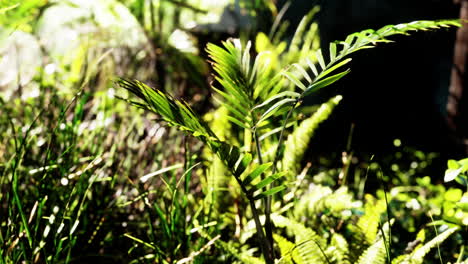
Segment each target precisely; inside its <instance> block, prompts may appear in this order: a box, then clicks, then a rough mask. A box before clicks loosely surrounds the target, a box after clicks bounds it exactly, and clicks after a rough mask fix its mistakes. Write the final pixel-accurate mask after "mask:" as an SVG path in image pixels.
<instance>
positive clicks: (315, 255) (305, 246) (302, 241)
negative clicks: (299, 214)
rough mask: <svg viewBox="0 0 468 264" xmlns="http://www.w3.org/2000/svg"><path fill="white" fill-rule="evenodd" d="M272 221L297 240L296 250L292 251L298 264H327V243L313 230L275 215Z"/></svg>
mask: <svg viewBox="0 0 468 264" xmlns="http://www.w3.org/2000/svg"><path fill="white" fill-rule="evenodd" d="M271 219H272V221H273V223H274V224H275V226H277V227H280V228H285V229H286V231H288V232H290V233H292V234H293V235H294V238H295V246H296V248H295V249H294V250H293V251H292V258H293V259H294V261H295V262H296V263H310V264H314V263H317V264H320V263H327V262H328V257H327V255H326V253H325V251H324V250H325V249H326V241H325V239H324V238H322V237H320V236H319V235H317V234H316V233H315V232H314V231H313V230H312V229H310V228H308V227H306V226H304V225H303V224H301V223H299V222H297V221H295V220H292V219H289V218H287V217H284V216H281V215H277V214H273V215H272V216H271Z"/></svg>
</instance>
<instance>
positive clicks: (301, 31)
mask: <svg viewBox="0 0 468 264" xmlns="http://www.w3.org/2000/svg"><path fill="white" fill-rule="evenodd" d="M120 2H122V3H125V4H126V5H127V7H128V8H129V10H131V11H132V13H133V15H134V16H135V19H136V21H138V22H139V29H142V30H143V31H144V35H145V37H146V38H147V40H148V42H147V43H144V44H143V45H142V47H141V50H138V51H136V53H135V54H133V53H130V54H131V55H130V56H129V55H128V53H124V52H122V49H125V47H115V48H114V49H112V50H106V48H108V46H105V45H104V46H103V47H101V46H99V43H98V42H97V41H96V42H94V36H95V37H96V39H100V38H106V36H99V34H101V33H98V32H96V33H93V34H95V35H89V36H92V37H93V38H92V39H93V41H90V42H89V43H88V44H83V43H81V44H80V46H79V48H78V49H77V50H76V54H73V55H76V56H75V57H74V59H73V60H72V62H71V64H70V65H65V64H62V63H58V64H56V63H55V62H53V61H48V60H49V59H50V58H52V56H50V54H46V56H45V58H44V60H45V62H44V63H47V67H45V69H44V70H41V71H38V73H37V75H36V76H35V78H34V79H33V81H32V84H33V85H35V86H36V87H37V89H38V91H39V92H38V95H37V96H36V97H33V98H29V99H25V98H21V96H20V95H21V93H20V92H19V95H16V94H15V95H14V96H13V98H11V100H10V99H8V100H6V99H4V98H3V97H2V94H0V263H18V262H25V263H57V262H59V263H70V262H101V261H103V262H125V263H167V264H169V263H170V264H174V263H178V264H183V263H254V264H259V263H268V264H270V263H314V264H315V263H318V264H320V263H327V264H328V263H344V264H348V263H389V262H390V260H392V263H393V262H395V263H422V262H423V261H424V262H427V263H437V262H439V259H441V258H443V260H444V261H445V260H448V261H452V258H453V259H455V258H457V259H458V262H459V263H462V261H464V259H465V258H466V256H465V255H464V249H465V245H464V244H463V242H464V240H463V238H464V235H465V233H466V225H467V224H466V219H468V218H467V217H466V214H467V210H466V197H468V196H467V195H466V192H465V190H464V189H461V188H457V187H453V186H450V188H449V187H447V188H446V187H444V186H441V185H436V184H434V183H431V181H430V180H428V177H426V178H424V177H419V175H418V176H415V177H414V178H415V182H414V183H413V182H410V180H408V181H406V182H405V181H400V182H404V183H405V184H406V185H411V186H406V185H404V186H393V185H391V184H390V185H389V192H388V197H389V199H388V201H386V199H384V196H383V194H382V191H378V192H377V194H376V196H375V197H374V196H373V195H371V194H364V187H362V188H361V189H359V188H354V187H355V186H354V187H353V186H351V185H350V186H344V184H342V185H343V186H341V187H339V188H336V186H331V185H330V184H328V186H325V185H322V184H320V182H319V181H317V180H316V178H317V177H315V178H314V174H315V173H316V171H317V169H322V168H319V167H318V166H316V164H315V163H310V162H309V161H310V160H309V159H308V158H309V157H305V153H306V148H307V146H308V144H309V143H310V139H311V138H312V137H313V135H314V134H315V133H316V131H317V129H320V127H319V125H320V124H321V123H323V122H324V121H325V120H326V119H328V117H329V116H330V114H331V112H332V111H333V109H334V107H336V106H337V104H338V103H339V101H340V100H341V96H339V95H338V96H335V97H333V98H331V99H330V100H329V101H328V102H326V103H324V104H322V105H321V106H318V107H316V108H314V107H312V108H308V107H302V106H301V104H302V101H303V99H305V97H306V96H310V95H313V93H314V92H315V91H317V90H319V89H322V88H325V87H327V86H329V85H331V84H332V83H334V82H336V81H338V80H340V79H341V78H343V77H344V76H345V75H346V74H348V73H349V70H342V68H344V67H345V66H347V65H348V64H349V61H350V59H347V57H348V56H349V55H350V54H352V53H354V52H355V51H357V50H361V49H364V48H370V47H374V46H375V44H376V43H379V42H387V41H388V40H387V37H390V36H392V35H395V34H407V33H408V32H411V31H413V30H426V29H435V28H439V27H445V26H450V25H459V23H458V22H457V21H435V22H431V21H416V22H413V23H407V24H401V25H396V26H386V27H384V28H382V29H380V30H377V31H373V30H366V31H362V32H358V33H355V34H351V35H350V36H349V37H348V38H346V40H345V41H341V42H334V43H332V44H330V45H329V47H326V48H327V50H328V52H322V51H321V50H320V47H319V43H320V42H319V40H320V39H319V36H318V29H319V28H318V24H317V23H316V22H314V15H315V14H316V13H317V12H318V11H319V9H318V8H314V9H313V10H311V11H310V12H309V14H308V15H307V16H306V17H304V18H303V20H302V21H301V23H300V25H299V27H298V28H297V29H296V31H295V34H294V36H293V37H292V40H291V41H287V37H285V36H284V32H285V29H286V27H287V23H280V21H279V20H280V16H279V15H278V17H276V19H277V20H276V21H275V22H274V25H273V27H272V28H271V31H270V33H269V34H268V35H267V34H264V33H259V32H257V31H252V32H248V33H246V32H241V39H244V38H245V37H246V36H248V35H253V36H255V37H256V39H255V42H249V41H241V40H239V39H229V40H227V41H225V42H222V44H221V45H220V46H218V45H214V44H208V46H207V47H206V51H207V54H208V56H209V57H210V60H211V66H212V69H213V72H214V77H213V78H212V77H211V76H208V75H209V74H208V72H209V69H210V67H209V63H206V62H205V61H204V59H203V58H202V57H201V56H198V55H197V51H198V49H197V48H196V47H195V44H194V45H193V46H192V47H191V49H180V48H179V47H177V46H178V45H176V44H178V43H174V40H173V38H174V36H175V35H177V34H179V33H181V32H183V33H182V34H187V35H189V36H190V39H191V40H193V39H195V38H197V37H198V38H199V39H198V41H199V43H198V44H203V43H204V42H203V41H205V39H204V38H208V40H209V41H210V40H211V39H209V37H207V36H206V35H203V34H202V33H200V32H198V33H197V32H195V33H194V32H191V31H190V30H189V29H185V28H184V26H183V23H185V22H186V21H189V20H191V19H192V18H193V19H194V20H196V19H195V17H196V16H195V15H200V16H203V15H206V16H210V15H211V12H207V11H208V10H204V8H198V6H196V5H195V4H194V3H195V1H190V0H183V1H140V0H125V1H120ZM240 2H241V3H240V5H239V6H240V8H241V11H242V12H243V11H249V16H259V17H261V16H262V15H264V16H265V17H267V18H268V19H270V18H271V16H269V14H270V13H271V14H276V9H275V6H274V3H273V1H254V2H252V1H244V0H242V1H240ZM49 3H52V2H49V1H22V2H19V1H3V2H2V3H1V4H0V13H1V14H2V15H4V16H2V18H1V19H0V24H1V26H2V27H5V28H7V30H13V29H21V30H24V31H28V32H31V33H32V34H36V32H35V28H36V23H37V22H36V20H37V18H38V16H39V15H41V14H42V13H43V11H44V10H46V9H48V8H49ZM109 3H110V2H109ZM68 4H71V3H68ZM77 5H78V4H77ZM52 6H53V5H52ZM109 6H112V5H110V4H109ZM109 8H110V7H109ZM116 8H117V7H116ZM118 8H125V7H124V6H123V5H119V7H118ZM249 8H253V9H252V10H250V9H249ZM113 11H115V10H113ZM210 11H211V10H210ZM116 13H118V12H116ZM98 18H100V17H98ZM85 22H86V23H88V22H90V23H91V24H92V23H94V22H95V19H94V18H92V19H91V18H90V19H89V21H85ZM262 22H263V21H262ZM261 25H262V23H260V22H258V23H257V24H255V26H254V27H252V28H259V27H261ZM181 29H183V30H181ZM176 33H177V34H176ZM196 34H199V35H196ZM87 36H88V35H87ZM90 39H91V38H90ZM194 43H196V39H195V41H194ZM288 43H289V44H288ZM192 44H193V43H192ZM94 45H96V47H94ZM143 46H144V47H143ZM200 46H201V45H200ZM203 46H204V45H203ZM252 47H255V50H254V49H253V48H252ZM201 48H202V49H203V48H204V47H201ZM139 49H140V47H139ZM44 52H46V51H44ZM325 54H327V55H325ZM49 57H50V58H49ZM117 58H120V59H122V60H123V61H125V60H127V59H128V60H129V62H126V63H124V64H125V66H122V65H119V66H120V67H121V68H119V67H117V65H116V64H119V62H117V60H116V59H117ZM114 60H115V61H114ZM51 68H53V69H54V70H52V71H50V69H51ZM123 72H124V73H125V76H126V77H127V78H126V79H120V80H119V81H118V82H117V83H118V84H119V85H120V86H121V87H123V88H124V89H126V90H127V91H129V92H130V93H131V94H133V95H135V96H136V97H138V98H139V100H138V101H131V100H128V99H124V101H122V100H116V98H115V97H116V96H115V93H117V94H118V95H119V97H118V98H120V97H126V96H127V94H126V93H120V92H116V91H115V90H113V89H107V87H109V85H110V82H111V81H110V80H111V79H114V77H115V76H116V75H122V73H123ZM137 73H138V75H137V76H151V78H149V77H148V79H145V80H144V81H145V82H147V83H152V85H153V84H154V85H155V86H156V87H157V89H154V88H151V87H150V85H146V84H145V83H144V82H140V81H133V80H130V78H140V77H134V76H135V75H136V74H137ZM144 78H146V77H144ZM213 79H214V80H213ZM209 83H212V84H213V86H214V87H212V88H213V90H214V91H215V93H214V94H215V95H214V99H215V100H216V101H215V102H210V101H209V100H205V99H204V98H205V97H206V95H207V92H206V91H205V90H206V89H205V88H207V86H208V84H209ZM296 87H298V88H296ZM20 88H21V87H20ZM20 88H18V89H20ZM103 88H106V90H105V91H103V90H102V89H103ZM119 91H120V90H119ZM178 98H186V99H189V100H188V101H184V100H183V99H178ZM200 98H201V99H200ZM127 102H129V103H131V104H133V105H134V106H137V107H135V108H128V107H127V104H126V103H127ZM207 106H208V107H211V106H214V109H206V108H207ZM309 109H315V112H312V111H310V110H309ZM142 110H146V111H147V113H146V114H145V116H146V115H147V116H146V117H145V118H143V117H142V116H143V111H142ZM148 112H149V113H148ZM206 112H207V113H206ZM199 113H200V114H199ZM202 113H204V118H201V116H202ZM154 118H157V119H156V121H163V122H164V123H165V124H168V125H169V127H164V126H163V125H161V123H160V122H152V121H149V119H154ZM180 131H182V132H183V133H184V134H185V135H186V136H185V137H179V136H178V134H179V132H180ZM412 153H413V154H414V155H415V156H417V155H419V154H418V152H412ZM305 162H308V163H307V165H306V166H305V168H302V165H301V164H303V163H305ZM465 163H466V162H465V160H461V161H449V164H448V165H449V169H448V171H447V174H446V179H448V180H453V179H456V180H457V181H458V182H460V183H462V184H463V182H466V181H465V180H464V178H463V177H465V178H466V175H465V174H466V170H465V169H464V168H465V167H466V166H465ZM331 166H332V165H330V166H329V168H328V169H330V167H331ZM333 166H334V165H333ZM370 166H371V165H369V167H370ZM331 170H333V171H335V172H336V171H341V170H342V169H341V168H334V167H333V168H331ZM331 170H330V171H331ZM369 171H371V173H373V172H374V171H373V170H372V169H370V170H369ZM455 174H456V175H455ZM325 175H326V176H324V177H326V178H327V180H328V182H337V180H336V179H335V176H336V175H333V174H326V173H325ZM395 175H397V176H398V177H399V178H401V177H403V176H401V175H405V174H404V173H403V172H398V171H395ZM411 175H412V176H413V175H415V174H411ZM447 175H448V176H447ZM285 176H287V177H285ZM391 176H392V175H384V177H382V178H383V181H386V179H387V178H389V177H391ZM366 177H367V176H366ZM370 177H372V175H371V176H370ZM356 182H357V183H356V184H357V185H358V186H364V185H365V184H361V183H362V181H356ZM364 183H365V181H364ZM464 186H465V185H463V187H464ZM363 196H364V197H365V199H364V200H363V199H362V197H363ZM417 205H418V206H420V208H417ZM388 212H390V215H387V213H388ZM460 215H461V216H462V217H460ZM429 217H434V218H435V220H429ZM389 219H391V220H389ZM393 221H394V222H395V224H394V225H393V227H392V228H393V229H397V231H401V230H403V231H405V232H392V236H391V238H390V224H389V222H393ZM402 223H411V224H407V225H405V224H402ZM427 223H432V224H431V226H427V227H426V226H425V225H426V224H427ZM410 229H411V230H410ZM392 231H393V230H392ZM414 231H419V234H418V235H417V236H416V240H414V241H417V243H419V244H417V243H416V246H414V247H409V249H407V250H406V251H404V249H403V248H401V247H404V246H405V245H406V244H408V245H410V244H411V243H413V242H414V241H408V239H407V238H406V237H405V236H403V235H402V234H403V233H408V234H410V236H411V239H413V236H412V232H414ZM434 232H435V234H433V233H434ZM395 233H396V234H395ZM400 233H401V234H400ZM426 236H427V237H431V238H432V239H430V240H429V239H428V241H426V239H425V237H426ZM273 239H274V240H273ZM273 242H274V243H273ZM435 248H437V249H438V250H437V254H433V255H431V254H430V253H431V252H432V251H431V249H435ZM451 248H457V249H458V248H460V253H455V252H453V250H450V249H451ZM277 253H279V254H277ZM434 256H435V257H434ZM437 258H439V259H437ZM431 261H432V262H431Z"/></svg>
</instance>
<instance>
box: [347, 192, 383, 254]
mask: <svg viewBox="0 0 468 264" xmlns="http://www.w3.org/2000/svg"><path fill="white" fill-rule="evenodd" d="M365 199H366V203H365V205H364V214H363V215H362V216H361V217H359V220H358V221H357V224H356V225H349V226H348V228H349V230H350V231H351V232H352V234H353V241H352V243H351V244H350V249H351V250H350V253H351V260H354V261H356V260H357V259H358V257H359V256H360V255H361V254H362V253H363V252H364V250H365V249H366V248H367V247H368V246H370V245H372V244H373V243H374V242H375V241H376V239H377V236H378V235H379V232H380V231H379V224H380V216H381V214H382V213H384V212H385V210H386V204H385V201H383V200H377V199H375V198H374V197H373V196H372V195H370V194H366V197H365Z"/></svg>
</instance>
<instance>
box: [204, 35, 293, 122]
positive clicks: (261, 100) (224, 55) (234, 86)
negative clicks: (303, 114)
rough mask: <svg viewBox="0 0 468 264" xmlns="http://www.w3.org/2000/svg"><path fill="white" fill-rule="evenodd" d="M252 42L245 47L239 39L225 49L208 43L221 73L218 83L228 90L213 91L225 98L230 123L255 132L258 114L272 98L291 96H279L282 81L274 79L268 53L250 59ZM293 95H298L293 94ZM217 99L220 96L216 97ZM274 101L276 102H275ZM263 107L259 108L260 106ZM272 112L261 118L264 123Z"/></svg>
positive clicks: (209, 52) (211, 55) (291, 93)
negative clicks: (256, 114)
mask: <svg viewBox="0 0 468 264" xmlns="http://www.w3.org/2000/svg"><path fill="white" fill-rule="evenodd" d="M250 46H251V45H250V42H248V43H247V45H246V46H245V47H242V45H241V44H240V41H239V40H233V39H230V40H228V41H226V42H223V47H224V48H223V47H219V46H216V45H214V44H208V46H207V51H208V54H209V56H210V58H211V59H212V60H213V68H214V70H215V71H216V73H217V76H215V78H216V80H217V81H218V82H219V83H220V84H221V85H222V86H223V88H224V90H221V89H217V88H213V89H214V90H215V91H216V92H217V94H218V95H220V96H221V97H222V98H223V99H222V100H221V99H219V98H217V100H219V101H222V104H223V105H224V106H225V107H226V108H228V109H229V111H230V114H231V115H230V117H229V120H230V121H231V122H232V123H234V124H236V125H238V126H240V127H242V128H247V129H251V128H253V127H254V126H255V125H256V124H257V123H258V122H257V120H256V119H257V117H256V116H255V111H257V109H258V108H259V107H262V106H264V105H265V102H266V101H268V98H272V97H274V99H279V98H281V97H286V96H288V95H287V94H281V93H280V94H278V91H279V90H280V89H281V88H282V79H281V78H280V76H279V75H277V76H274V75H273V73H272V71H271V68H270V67H269V59H268V53H260V54H258V55H257V56H256V57H255V59H254V60H253V63H252V59H251V56H250ZM289 96H292V97H294V96H296V97H297V96H298V95H295V93H293V92H290V93H289ZM215 98H216V97H215ZM274 99H273V100H274ZM259 104H260V105H261V106H256V105H259ZM271 112H272V111H266V114H264V115H262V116H261V117H260V119H261V121H264V120H266V119H267V118H268V117H270V116H271V115H272V113H271Z"/></svg>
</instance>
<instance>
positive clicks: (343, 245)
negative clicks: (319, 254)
mask: <svg viewBox="0 0 468 264" xmlns="http://www.w3.org/2000/svg"><path fill="white" fill-rule="evenodd" d="M327 253H328V255H329V256H331V261H332V262H333V263H340V264H351V261H350V259H349V245H348V241H346V239H345V238H344V237H343V236H342V235H341V234H339V233H333V235H332V238H331V241H330V246H329V247H328V249H327Z"/></svg>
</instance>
